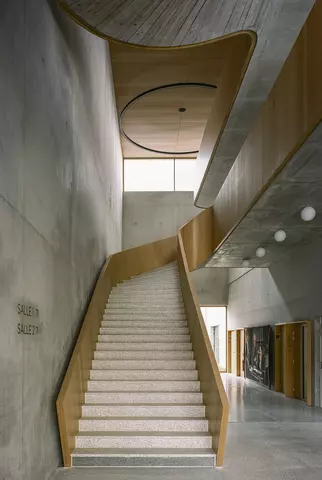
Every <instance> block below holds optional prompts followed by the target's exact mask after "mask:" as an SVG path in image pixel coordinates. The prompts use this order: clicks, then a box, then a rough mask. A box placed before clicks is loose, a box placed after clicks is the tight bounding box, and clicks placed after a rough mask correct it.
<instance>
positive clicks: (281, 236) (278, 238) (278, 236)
mask: <svg viewBox="0 0 322 480" xmlns="http://www.w3.org/2000/svg"><path fill="white" fill-rule="evenodd" d="M274 238H275V240H276V241H277V242H284V240H285V238H286V233H285V232H284V230H277V232H275V233H274Z"/></svg>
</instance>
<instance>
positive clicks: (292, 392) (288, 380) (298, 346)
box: [284, 323, 303, 399]
mask: <svg viewBox="0 0 322 480" xmlns="http://www.w3.org/2000/svg"><path fill="white" fill-rule="evenodd" d="M285 331H286V333H285V337H286V345H285V346H284V348H285V360H284V365H285V370H284V393H285V395H286V396H287V397H291V398H299V399H302V398H303V393H302V392H303V387H302V382H303V362H302V327H301V324H299V323H288V324H286V325H285Z"/></svg>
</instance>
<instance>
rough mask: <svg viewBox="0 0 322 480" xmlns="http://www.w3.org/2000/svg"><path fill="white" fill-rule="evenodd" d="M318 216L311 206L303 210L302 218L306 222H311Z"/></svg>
mask: <svg viewBox="0 0 322 480" xmlns="http://www.w3.org/2000/svg"><path fill="white" fill-rule="evenodd" d="M315 215H316V211H315V209H314V208H313V207H310V206H309V205H308V206H307V207H304V208H303V210H301V218H302V220H304V222H310V221H311V220H313V218H314V217H315Z"/></svg>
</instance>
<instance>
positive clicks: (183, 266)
mask: <svg viewBox="0 0 322 480" xmlns="http://www.w3.org/2000/svg"><path fill="white" fill-rule="evenodd" d="M213 229H214V218H213V214H212V209H207V210H205V211H203V212H202V213H201V214H200V215H198V216H197V217H195V218H193V219H192V220H191V221H190V222H188V223H187V224H186V225H184V226H183V227H182V228H181V229H180V231H179V234H178V267H179V274H180V283H181V290H182V296H183V301H184V306H185V311H186V316H187V320H188V325H189V331H190V336H191V342H192V348H193V351H194V353H195V360H196V365H197V369H198V373H199V380H200V389H201V392H202V394H203V402H204V404H205V406H206V417H207V419H208V421H209V433H210V434H211V436H212V447H213V449H214V451H215V452H216V464H217V466H221V465H222V464H223V458H224V452H225V445H226V434H227V425H228V417H229V403H228V398H227V395H226V392H225V389H224V385H223V382H222V379H221V376H220V372H219V368H218V365H217V362H216V359H215V355H214V352H213V349H212V346H211V343H210V340H209V336H208V332H207V329H206V326H205V322H204V320H203V316H202V313H201V310H200V305H199V302H198V297H197V294H196V291H195V288H194V286H193V283H192V281H191V277H190V271H191V270H192V269H194V268H196V267H197V266H198V262H199V264H200V263H203V262H204V261H205V260H206V259H207V258H208V256H209V255H210V253H211V252H212V249H213V246H212V240H213Z"/></svg>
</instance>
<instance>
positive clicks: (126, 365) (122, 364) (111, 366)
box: [92, 360, 196, 370]
mask: <svg viewBox="0 0 322 480" xmlns="http://www.w3.org/2000/svg"><path fill="white" fill-rule="evenodd" d="M96 369H103V370H118V369H120V370H127V369H129V370H182V369H183V370H195V369H196V362H195V360H92V370H96Z"/></svg>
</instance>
